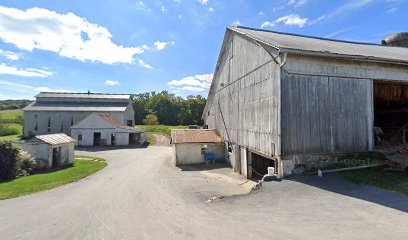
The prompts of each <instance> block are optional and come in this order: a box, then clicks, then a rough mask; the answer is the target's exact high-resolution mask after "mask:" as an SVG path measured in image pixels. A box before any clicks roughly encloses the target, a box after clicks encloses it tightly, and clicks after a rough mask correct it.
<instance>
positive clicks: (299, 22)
mask: <svg viewBox="0 0 408 240" xmlns="http://www.w3.org/2000/svg"><path fill="white" fill-rule="evenodd" d="M307 20H308V19H307V18H301V17H300V16H299V15H297V14H291V15H288V16H284V17H280V18H278V19H276V21H275V22H277V23H280V22H283V23H284V24H285V25H294V26H298V27H300V28H301V27H303V26H304V25H305V24H306V23H307Z"/></svg>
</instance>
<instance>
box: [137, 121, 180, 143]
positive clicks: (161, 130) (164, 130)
mask: <svg viewBox="0 0 408 240" xmlns="http://www.w3.org/2000/svg"><path fill="white" fill-rule="evenodd" d="M136 127H138V128H142V129H144V130H146V131H147V140H148V141H149V143H150V144H154V142H155V137H154V136H153V134H158V135H163V136H166V137H170V136H171V130H173V129H187V128H188V126H167V125H137V126H136Z"/></svg>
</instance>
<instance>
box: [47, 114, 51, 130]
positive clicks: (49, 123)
mask: <svg viewBox="0 0 408 240" xmlns="http://www.w3.org/2000/svg"><path fill="white" fill-rule="evenodd" d="M47 131H48V132H51V117H48V128H47Z"/></svg>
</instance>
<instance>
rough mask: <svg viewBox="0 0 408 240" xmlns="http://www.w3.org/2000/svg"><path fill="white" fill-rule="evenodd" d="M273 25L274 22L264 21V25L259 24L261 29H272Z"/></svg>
mask: <svg viewBox="0 0 408 240" xmlns="http://www.w3.org/2000/svg"><path fill="white" fill-rule="evenodd" d="M275 25H276V24H275V23H274V22H268V21H265V22H264V23H262V24H261V28H266V27H274V26H275Z"/></svg>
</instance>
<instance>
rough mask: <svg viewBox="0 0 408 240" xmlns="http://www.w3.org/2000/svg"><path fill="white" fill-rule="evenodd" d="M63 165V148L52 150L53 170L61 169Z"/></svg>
mask: <svg viewBox="0 0 408 240" xmlns="http://www.w3.org/2000/svg"><path fill="white" fill-rule="evenodd" d="M60 165H61V147H57V148H53V149H52V166H51V167H52V168H55V167H59V166H60Z"/></svg>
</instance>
